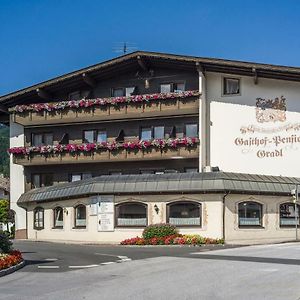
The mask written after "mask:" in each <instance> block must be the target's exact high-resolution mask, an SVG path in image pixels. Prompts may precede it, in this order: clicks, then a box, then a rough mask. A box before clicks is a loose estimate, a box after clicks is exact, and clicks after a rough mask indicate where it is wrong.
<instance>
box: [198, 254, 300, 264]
mask: <svg viewBox="0 0 300 300" xmlns="http://www.w3.org/2000/svg"><path fill="white" fill-rule="evenodd" d="M193 258H200V259H211V260H228V261H246V262H258V263H269V264H282V265H295V266H299V265H300V259H290V258H270V257H256V256H233V255H212V254H199V255H197V256H196V255H193Z"/></svg>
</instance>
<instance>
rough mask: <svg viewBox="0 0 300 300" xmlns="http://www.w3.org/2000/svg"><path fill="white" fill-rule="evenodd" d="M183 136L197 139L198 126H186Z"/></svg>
mask: <svg viewBox="0 0 300 300" xmlns="http://www.w3.org/2000/svg"><path fill="white" fill-rule="evenodd" d="M185 136H186V137H197V136H198V124H186V125H185Z"/></svg>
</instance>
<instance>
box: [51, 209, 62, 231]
mask: <svg viewBox="0 0 300 300" xmlns="http://www.w3.org/2000/svg"><path fill="white" fill-rule="evenodd" d="M53 217H54V220H53V224H54V228H63V227H64V214H63V209H62V207H59V206H58V207H55V208H54V209H53Z"/></svg>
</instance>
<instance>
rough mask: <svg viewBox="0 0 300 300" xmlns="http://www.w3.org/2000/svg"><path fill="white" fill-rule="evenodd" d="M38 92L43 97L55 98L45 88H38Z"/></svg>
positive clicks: (47, 98)
mask: <svg viewBox="0 0 300 300" xmlns="http://www.w3.org/2000/svg"><path fill="white" fill-rule="evenodd" d="M36 92H37V94H38V96H39V97H40V98H42V99H45V100H51V99H53V97H52V95H51V94H49V93H48V92H46V91H45V90H42V89H36Z"/></svg>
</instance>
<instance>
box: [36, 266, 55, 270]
mask: <svg viewBox="0 0 300 300" xmlns="http://www.w3.org/2000/svg"><path fill="white" fill-rule="evenodd" d="M38 269H59V266H38Z"/></svg>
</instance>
